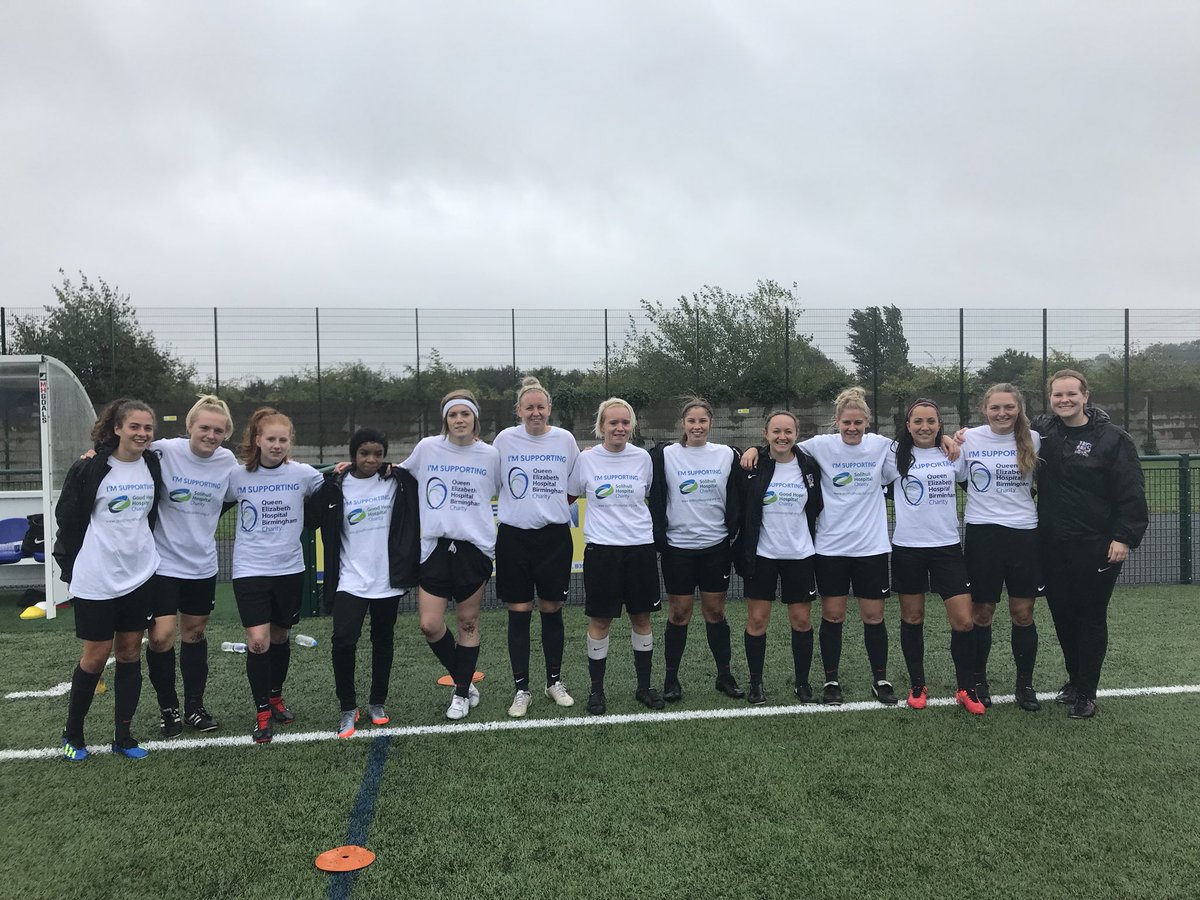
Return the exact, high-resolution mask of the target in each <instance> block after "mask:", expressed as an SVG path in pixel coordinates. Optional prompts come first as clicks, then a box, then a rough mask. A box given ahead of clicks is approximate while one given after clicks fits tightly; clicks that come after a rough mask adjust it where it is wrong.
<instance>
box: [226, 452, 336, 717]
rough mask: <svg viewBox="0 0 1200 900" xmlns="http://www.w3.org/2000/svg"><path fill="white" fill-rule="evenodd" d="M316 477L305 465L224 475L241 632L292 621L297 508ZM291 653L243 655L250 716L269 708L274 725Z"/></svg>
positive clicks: (297, 576) (285, 647)
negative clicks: (232, 519)
mask: <svg viewBox="0 0 1200 900" xmlns="http://www.w3.org/2000/svg"><path fill="white" fill-rule="evenodd" d="M322 483H323V479H322V477H321V474H320V473H319V472H318V471H317V470H316V469H314V468H313V467H312V466H310V465H307V464H306V463H299V462H294V461H292V460H285V461H284V462H282V463H280V464H279V465H277V466H275V467H274V468H268V467H266V466H263V465H259V466H258V467H257V468H256V469H255V470H254V471H253V472H251V471H248V470H247V469H246V468H245V467H244V466H238V467H237V468H235V469H234V470H233V471H232V472H231V473H230V476H229V488H228V489H227V491H226V494H225V498H226V500H228V501H229V502H230V503H235V504H237V509H236V510H235V513H236V515H237V520H236V521H237V530H236V532H235V535H236V537H235V538H234V542H233V595H234V598H235V599H236V600H237V605H238V615H239V616H240V617H241V620H242V626H243V627H245V628H254V627H257V626H260V625H267V624H270V625H274V626H276V627H277V628H287V629H290V628H291V627H292V626H293V625H295V624H296V622H298V621H299V620H300V604H301V600H302V598H303V594H304V551H303V550H302V548H301V546H300V534H301V532H302V531H303V530H304V503H305V500H306V499H307V498H309V497H310V496H312V495H313V494H314V493H316V491H317V490H319V489H320V487H321V484H322ZM291 651H292V648H291V644H290V643H289V642H288V640H287V638H286V636H285V638H284V639H283V640H282V641H280V642H278V643H276V642H274V641H272V643H271V645H270V648H269V649H268V651H267V652H266V653H254V652H253V651H252V652H250V653H247V654H246V680H247V681H248V682H249V684H250V694H251V696H252V697H253V698H254V705H255V709H256V711H257V712H258V713H260V714H261V713H264V712H266V711H267V709H268V708H270V707H275V708H276V710H278V712H279V716H281V717H285V718H281V719H280V720H281V721H291V719H290V717H288V716H290V714H285V713H284V709H285V707H284V705H283V700H282V698H283V686H284V683H285V682H286V681H287V673H288V668H289V667H290V665H291V659H292V653H291Z"/></svg>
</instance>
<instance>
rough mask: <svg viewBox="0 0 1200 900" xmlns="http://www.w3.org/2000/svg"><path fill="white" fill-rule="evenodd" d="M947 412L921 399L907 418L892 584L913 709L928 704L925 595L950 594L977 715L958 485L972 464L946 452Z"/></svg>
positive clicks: (958, 669) (955, 641)
mask: <svg viewBox="0 0 1200 900" xmlns="http://www.w3.org/2000/svg"><path fill="white" fill-rule="evenodd" d="M944 437H945V435H944V434H943V431H942V416H941V411H940V410H939V409H938V405H937V404H936V403H934V402H933V401H932V400H924V399H921V400H914V401H913V402H912V403H910V404H909V407H908V411H907V412H906V413H905V416H904V431H903V432H901V434H900V436H899V437H898V438H897V439H896V443H895V445H894V451H893V452H894V457H895V465H896V471H897V472H898V473H899V478H898V479H897V480H896V481H894V482H893V483H892V484H893V486H894V488H895V491H894V506H895V509H896V530H895V533H894V534H893V535H892V587H893V588H895V590H896V593H897V594H899V595H900V649H901V651H902V652H903V653H904V661H905V663H906V664H907V666H908V681H909V692H908V700H907V703H908V706H909V707H910V708H911V709H924V708H925V705H926V703H927V701H928V696H929V691H928V688H927V687H926V683H925V624H924V623H925V593H926V592H927V591H929V590H930V589H932V590H934V591H936V592H937V593H938V594H940V595H941V597H942V602H943V603H944V604H945V606H946V618H948V619H949V620H950V656H951V658H952V659H953V660H954V675H955V681H956V684H957V690H956V692H955V695H954V699H955V702H956V703H958V705H959V706H962V707H964V708H965V709H966V710H967V711H968V712H970V713H972V714H973V715H983V713H984V707H983V704H982V703H980V702H979V699H978V698H977V697H976V696H975V679H974V678H973V675H972V673H973V668H974V664H975V633H974V631H973V623H972V621H971V586H970V582H969V581H968V579H967V568H966V563H965V561H964V560H963V552H962V547H961V545H960V544H959V540H958V502H957V496H956V491H955V487H954V486H955V482H956V481H959V480H961V478H962V474H963V469H964V468H965V463H964V462H963V460H962V459H961V457H960V458H959V459H958V460H957V461H955V460H951V459H949V458H948V457H947V456H946V454H945V452H943V450H942V447H941V443H942V439H943V438H944Z"/></svg>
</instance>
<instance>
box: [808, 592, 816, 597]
mask: <svg viewBox="0 0 1200 900" xmlns="http://www.w3.org/2000/svg"><path fill="white" fill-rule="evenodd" d="M808 596H810V597H815V596H817V592H816V591H809V592H808Z"/></svg>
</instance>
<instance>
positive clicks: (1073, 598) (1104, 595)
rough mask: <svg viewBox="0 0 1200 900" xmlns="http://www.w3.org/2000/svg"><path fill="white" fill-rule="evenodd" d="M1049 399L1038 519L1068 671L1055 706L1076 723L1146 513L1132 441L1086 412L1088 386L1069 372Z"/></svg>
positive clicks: (1086, 709)
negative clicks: (1118, 583) (1064, 707)
mask: <svg viewBox="0 0 1200 900" xmlns="http://www.w3.org/2000/svg"><path fill="white" fill-rule="evenodd" d="M1046 393H1047V394H1048V395H1049V398H1050V409H1051V414H1049V415H1042V416H1039V417H1038V419H1037V422H1036V425H1037V429H1038V431H1039V433H1040V434H1041V436H1042V448H1041V454H1040V456H1041V461H1042V466H1043V468H1042V471H1041V473H1040V475H1039V478H1038V521H1039V536H1040V543H1041V552H1042V566H1043V570H1044V572H1045V576H1046V600H1047V602H1048V603H1049V606H1050V615H1051V616H1052V617H1053V619H1054V630H1055V631H1056V632H1057V634H1058V642H1059V644H1060V645H1061V647H1062V651H1063V661H1064V662H1065V663H1066V668H1067V683H1066V684H1064V685H1063V687H1062V690H1060V691H1059V693H1058V697H1057V698H1056V699H1057V701H1058V702H1059V703H1066V704H1070V706H1071V711H1070V713H1069V715H1070V717H1071V718H1072V719H1090V718H1091V717H1092V716H1094V715H1095V714H1096V686H1097V684H1098V683H1099V681H1100V668H1101V666H1102V665H1103V664H1104V655H1105V653H1106V652H1107V649H1108V602H1109V600H1110V599H1111V598H1112V591H1113V585H1114V584H1115V583H1116V581H1117V577H1118V576H1119V575H1120V574H1121V566H1122V565H1123V564H1124V562H1125V560H1126V559H1128V558H1129V551H1130V550H1131V549H1134V548H1136V547H1137V546H1138V544H1139V543H1141V540H1142V536H1143V535H1144V534H1145V533H1146V526H1147V524H1148V521H1149V512H1148V510H1147V508H1146V492H1145V485H1144V483H1143V478H1142V466H1141V463H1140V462H1139V460H1138V455H1137V449H1136V448H1135V447H1134V445H1133V440H1132V439H1131V438H1130V437H1129V435H1128V434H1126V433H1125V432H1124V431H1122V430H1121V429H1120V428H1118V427H1117V426H1116V425H1114V424H1113V423H1112V421H1110V420H1109V418H1108V415H1107V414H1106V413H1105V412H1104V411H1103V410H1101V409H1097V408H1095V407H1093V406H1089V405H1088V400H1089V399H1090V396H1091V395H1090V393H1089V391H1088V383H1087V379H1086V378H1084V376H1083V375H1082V374H1080V373H1079V372H1076V371H1075V370H1074V369H1063V370H1061V371H1058V372H1055V373H1054V374H1053V375H1051V376H1050V379H1049V381H1048V382H1047V385H1046Z"/></svg>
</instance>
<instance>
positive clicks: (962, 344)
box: [958, 306, 970, 428]
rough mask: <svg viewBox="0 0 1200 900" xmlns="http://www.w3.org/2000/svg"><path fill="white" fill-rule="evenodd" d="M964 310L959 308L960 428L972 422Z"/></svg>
mask: <svg viewBox="0 0 1200 900" xmlns="http://www.w3.org/2000/svg"><path fill="white" fill-rule="evenodd" d="M965 324H966V323H965V320H964V318H963V308H962V307H961V306H960V307H959V308H958V427H959V428H966V427H967V422H968V421H970V415H969V413H968V406H967V354H966V340H965V335H966V329H965V327H964V326H965Z"/></svg>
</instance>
